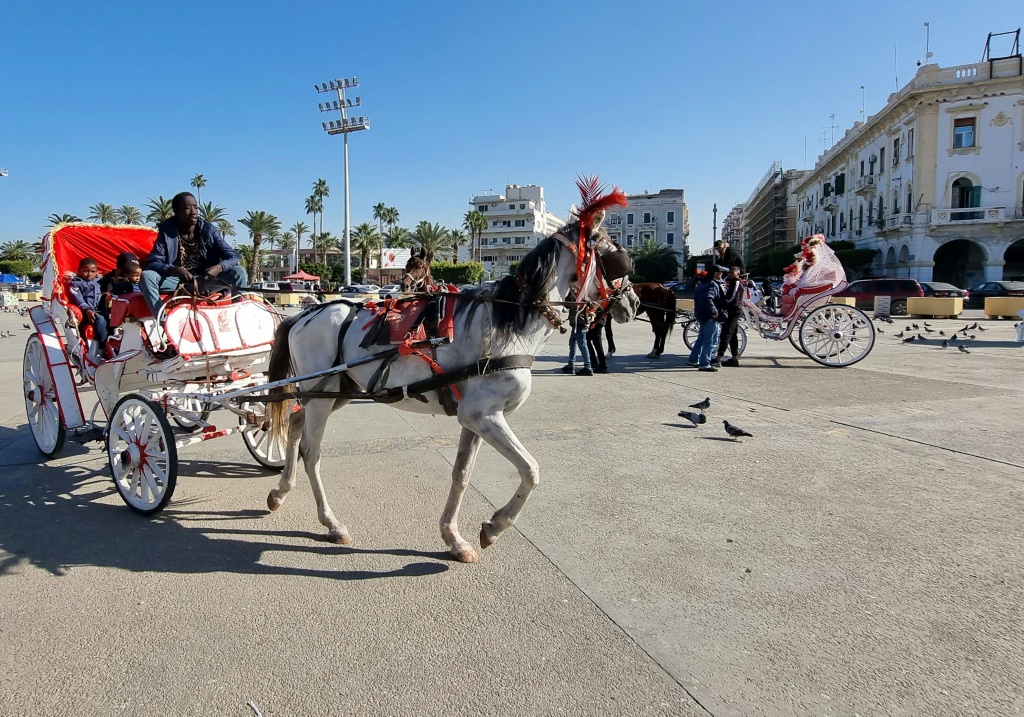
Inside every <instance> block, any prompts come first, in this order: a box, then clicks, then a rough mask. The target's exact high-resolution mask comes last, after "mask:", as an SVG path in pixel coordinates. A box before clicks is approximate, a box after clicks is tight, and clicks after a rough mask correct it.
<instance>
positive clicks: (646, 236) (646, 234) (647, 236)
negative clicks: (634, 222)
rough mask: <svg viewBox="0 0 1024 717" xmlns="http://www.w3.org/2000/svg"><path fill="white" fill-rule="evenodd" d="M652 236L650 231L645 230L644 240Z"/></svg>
mask: <svg viewBox="0 0 1024 717" xmlns="http://www.w3.org/2000/svg"><path fill="white" fill-rule="evenodd" d="M650 238H651V235H650V233H649V232H644V241H647V240H648V239H650Z"/></svg>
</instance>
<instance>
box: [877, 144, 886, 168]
mask: <svg viewBox="0 0 1024 717" xmlns="http://www.w3.org/2000/svg"><path fill="white" fill-rule="evenodd" d="M878 173H879V174H885V147H881V148H879V150H878Z"/></svg>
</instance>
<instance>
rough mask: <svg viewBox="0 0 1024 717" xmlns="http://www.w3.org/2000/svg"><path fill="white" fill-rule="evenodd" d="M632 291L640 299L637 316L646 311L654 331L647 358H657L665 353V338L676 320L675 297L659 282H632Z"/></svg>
mask: <svg viewBox="0 0 1024 717" xmlns="http://www.w3.org/2000/svg"><path fill="white" fill-rule="evenodd" d="M633 291H634V292H636V295H637V297H638V298H639V299H640V309H639V310H638V311H637V312H636V315H637V316H640V314H642V313H645V312H646V313H647V316H648V317H649V319H650V322H651V331H653V332H654V348H653V349H651V352H650V353H649V354H647V358H658V357H660V356H661V355H662V354H663V353H665V339H666V338H667V337H668V336H669V335H670V334H671V333H672V326H673V325H674V324H675V321H676V297H675V294H673V293H672V292H671V291H670V290H669V289H666V288H665V287H664V286H662V285H661V284H633Z"/></svg>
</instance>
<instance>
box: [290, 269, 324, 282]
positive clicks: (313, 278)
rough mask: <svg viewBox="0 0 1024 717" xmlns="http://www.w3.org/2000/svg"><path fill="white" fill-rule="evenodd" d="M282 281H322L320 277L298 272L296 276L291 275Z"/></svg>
mask: <svg viewBox="0 0 1024 717" xmlns="http://www.w3.org/2000/svg"><path fill="white" fill-rule="evenodd" d="M282 281H320V277H319V276H313V275H312V274H307V273H306V272H304V271H297V272H295V273H294V274H289V275H288V276H286V277H285V278H284V279H282Z"/></svg>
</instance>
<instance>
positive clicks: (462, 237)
mask: <svg viewBox="0 0 1024 717" xmlns="http://www.w3.org/2000/svg"><path fill="white" fill-rule="evenodd" d="M448 240H449V241H450V242H451V243H452V263H453V264H458V263H459V247H460V246H462V245H463V244H464V243H465V241H466V233H465V232H464V231H462V230H461V229H449V230H448Z"/></svg>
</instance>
